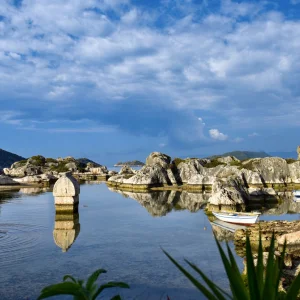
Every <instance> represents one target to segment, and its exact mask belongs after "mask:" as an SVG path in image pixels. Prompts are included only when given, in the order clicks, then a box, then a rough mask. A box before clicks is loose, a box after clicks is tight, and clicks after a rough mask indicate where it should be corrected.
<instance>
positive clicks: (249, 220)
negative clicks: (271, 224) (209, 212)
mask: <svg viewBox="0 0 300 300" xmlns="http://www.w3.org/2000/svg"><path fill="white" fill-rule="evenodd" d="M213 215H214V216H215V217H216V218H218V219H219V220H221V221H224V222H228V223H234V224H243V225H250V224H254V223H255V222H256V221H257V219H258V215H254V216H247V215H234V214H232V215H229V214H228V215H227V214H221V213H216V212H213Z"/></svg>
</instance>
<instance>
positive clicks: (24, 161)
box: [17, 159, 27, 167]
mask: <svg viewBox="0 0 300 300" xmlns="http://www.w3.org/2000/svg"><path fill="white" fill-rule="evenodd" d="M26 163H27V159H23V160H20V161H17V164H18V166H20V167H22V166H25V165H26Z"/></svg>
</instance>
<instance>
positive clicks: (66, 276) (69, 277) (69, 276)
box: [63, 275, 77, 283]
mask: <svg viewBox="0 0 300 300" xmlns="http://www.w3.org/2000/svg"><path fill="white" fill-rule="evenodd" d="M67 279H71V280H72V281H73V282H74V283H77V281H76V279H75V278H74V277H73V276H71V275H65V276H64V278H63V281H66V280H67Z"/></svg>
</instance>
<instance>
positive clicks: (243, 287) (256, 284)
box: [163, 233, 300, 300]
mask: <svg viewBox="0 0 300 300" xmlns="http://www.w3.org/2000/svg"><path fill="white" fill-rule="evenodd" d="M216 243H217V246H218V250H219V252H220V255H221V258H222V262H223V265H224V268H225V271H226V274H227V277H228V280H229V283H230V289H231V294H229V293H227V292H225V291H224V290H223V289H221V288H220V287H219V286H217V285H216V284H215V283H214V282H212V281H211V280H210V279H209V278H208V277H207V276H206V275H205V274H204V273H203V272H202V271H201V270H200V269H199V268H198V267H197V266H196V265H195V264H193V263H191V262H189V261H188V260H185V261H186V263H187V264H188V265H189V266H190V267H191V268H192V269H193V270H194V271H196V273H198V274H199V275H200V276H201V277H202V279H203V281H204V282H205V283H206V286H205V285H204V284H202V283H201V282H200V281H199V280H197V279H196V278H195V277H194V276H193V275H192V274H191V273H190V272H188V271H187V270H186V269H185V268H184V267H182V266H181V265H180V264H179V263H178V262H177V261H176V260H175V259H174V258H173V257H171V255H169V254H168V253H167V252H166V251H164V250H163V251H164V253H165V254H166V255H167V257H168V258H169V259H170V260H171V261H172V263H173V264H174V265H175V266H176V267H177V268H178V269H179V270H180V271H181V272H182V273H183V274H184V275H185V276H186V277H187V278H188V279H189V280H190V282H191V283H192V284H193V285H194V286H195V287H196V288H197V289H198V290H199V291H200V292H201V293H202V294H203V295H204V296H205V297H206V298H207V299H211V300H217V299H218V300H225V299H235V300H241V299H243V300H247V299H249V300H265V299H268V300H277V299H280V300H281V299H287V300H293V299H297V297H298V295H299V291H300V274H298V276H297V277H296V278H295V279H294V280H293V282H292V284H291V285H290V287H289V288H288V290H287V292H286V293H285V292H280V291H279V284H280V279H281V276H282V269H283V259H284V255H285V248H286V244H284V247H283V251H282V252H281V255H280V258H277V257H276V258H274V256H275V255H274V254H275V236H274V233H273V235H272V239H271V243H270V248H269V253H268V254H269V255H268V259H267V264H266V267H264V264H263V248H262V241H261V237H260V238H259V247H258V258H257V264H256V266H255V265H254V259H253V254H252V249H251V245H250V239H249V237H248V236H247V239H246V261H247V283H245V282H244V280H243V277H242V275H241V274H240V271H239V269H238V266H237V263H236V261H235V259H234V256H233V254H232V251H231V250H230V248H229V246H228V244H227V252H228V256H227V255H226V254H225V251H224V250H223V249H222V247H221V245H220V243H219V242H218V241H217V239H216Z"/></svg>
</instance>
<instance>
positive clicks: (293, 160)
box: [285, 158, 297, 164]
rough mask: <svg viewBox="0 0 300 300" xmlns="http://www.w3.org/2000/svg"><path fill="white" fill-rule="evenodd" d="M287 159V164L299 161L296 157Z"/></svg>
mask: <svg viewBox="0 0 300 300" xmlns="http://www.w3.org/2000/svg"><path fill="white" fill-rule="evenodd" d="M285 160H286V162H287V164H292V163H294V162H296V161H297V160H296V159H294V158H286V159H285Z"/></svg>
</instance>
